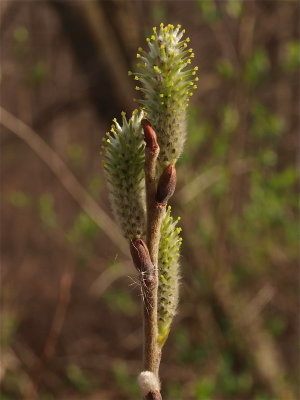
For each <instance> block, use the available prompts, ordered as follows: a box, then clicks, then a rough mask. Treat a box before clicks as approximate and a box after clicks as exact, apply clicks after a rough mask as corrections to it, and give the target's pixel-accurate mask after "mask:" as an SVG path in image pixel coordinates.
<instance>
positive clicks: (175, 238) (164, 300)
mask: <svg viewBox="0 0 300 400" xmlns="http://www.w3.org/2000/svg"><path fill="white" fill-rule="evenodd" d="M179 220H180V218H178V219H177V220H175V221H174V220H173V218H172V217H171V207H170V206H169V207H168V209H167V212H166V215H165V217H164V219H163V222H162V226H161V239H160V244H159V255H158V268H159V286H158V310H157V316H158V342H159V345H160V346H163V344H164V342H165V341H166V339H167V337H168V334H169V331H170V326H171V323H172V320H173V317H174V315H175V313H176V308H177V304H178V295H179V250H180V246H181V242H182V239H181V237H180V235H179V234H180V232H181V228H179V227H177V223H178V221H179Z"/></svg>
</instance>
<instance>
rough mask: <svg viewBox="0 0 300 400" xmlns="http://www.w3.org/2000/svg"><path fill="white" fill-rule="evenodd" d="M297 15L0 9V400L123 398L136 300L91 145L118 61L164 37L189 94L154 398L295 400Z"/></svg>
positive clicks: (282, 4) (270, 9) (118, 89)
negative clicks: (194, 68)
mask: <svg viewBox="0 0 300 400" xmlns="http://www.w3.org/2000/svg"><path fill="white" fill-rule="evenodd" d="M299 15H300V14H299V3H298V2H297V1H250V0H249V1H244V2H242V1H236V0H223V1H212V0H209V1H163V0H161V1H158V0H157V1H154V0H153V1H142V0H140V1H131V0H126V1H121V0H118V1H117V0H110V1H50V0H49V1H13V0H10V1H2V2H1V14H0V18H1V28H0V31H1V110H0V111H1V114H0V122H1V124H0V126H1V185H2V201H1V223H2V224H1V238H2V240H1V243H2V248H1V254H2V257H1V261H2V262H1V271H2V272H1V274H2V279H1V359H2V364H1V371H0V379H1V395H0V398H1V400H13V399H25V400H35V399H40V400H52V399H53V400H54V399H59V400H67V399H68V400H73V399H74V400H77V399H78V400H79V399H88V400H96V399H97V400H117V399H118V400H129V399H130V400H138V399H140V396H139V393H138V389H137V385H136V376H137V373H138V371H139V370H140V368H141V356H142V327H141V321H142V319H141V296H140V291H139V287H138V284H137V276H136V273H135V271H134V269H133V267H132V265H131V263H130V259H129V257H128V249H127V244H126V242H124V240H123V239H122V237H120V234H119V231H118V230H116V226H115V225H114V223H113V221H112V219H111V218H112V216H111V215H112V214H111V210H110V206H109V203H108V196H107V189H106V186H105V182H104V179H103V170H102V166H101V157H100V156H99V151H100V145H101V139H102V137H103V136H104V135H105V132H106V131H107V130H109V128H110V124H111V120H112V118H113V117H119V116H120V113H121V111H122V110H124V111H126V112H127V113H129V112H131V111H132V110H133V108H135V107H137V104H136V103H134V102H133V98H134V97H137V93H135V92H134V86H135V84H134V81H133V79H132V78H131V77H128V75H127V71H128V70H129V69H134V65H135V62H136V61H135V56H136V49H137V47H138V46H145V38H146V36H147V35H148V34H149V33H150V31H151V29H152V26H154V25H158V24H159V23H160V22H164V23H172V24H177V23H180V24H182V26H183V27H184V28H185V29H186V32H187V35H188V36H189V37H190V38H191V46H192V47H193V49H194V52H195V63H194V65H198V66H199V88H198V89H197V91H196V93H195V94H194V96H193V97H192V103H191V107H190V108H189V113H188V125H189V134H188V140H187V143H186V148H185V153H184V155H183V156H182V158H181V159H180V162H179V164H178V169H177V170H178V186H177V190H176V193H175V195H174V196H173V198H172V201H171V205H172V207H173V214H174V216H175V217H176V216H178V215H180V216H181V217H182V220H181V222H180V223H181V226H182V228H183V238H184V240H183V247H182V258H181V264H182V281H181V301H180V307H179V310H178V314H177V316H176V318H175V322H174V324H173V328H172V331H171V334H170V337H169V340H168V341H167V344H166V346H165V349H164V354H163V360H162V365H161V378H162V382H163V395H164V396H163V398H164V400H179V399H183V400H200V399H201V400H227V399H228V400H253V399H254V400H290V399H293V400H294V399H295V400H296V399H297V398H299V396H300V394H299V391H298V390H297V387H298V377H299V368H298V367H299V320H298V311H299V296H298V290H299V280H298V279H299V271H298V240H299V237H298V219H297V217H298V209H297V183H296V182H297V169H296V168H297V145H298V140H297V139H298V137H297V136H298V135H297V133H298V129H299V119H298V117H299V108H298V107H299V82H300V79H299V65H300V50H299Z"/></svg>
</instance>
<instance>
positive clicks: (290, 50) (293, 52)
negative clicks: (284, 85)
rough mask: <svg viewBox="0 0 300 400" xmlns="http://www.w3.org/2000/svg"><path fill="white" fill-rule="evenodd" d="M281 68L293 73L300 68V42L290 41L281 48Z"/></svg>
mask: <svg viewBox="0 0 300 400" xmlns="http://www.w3.org/2000/svg"><path fill="white" fill-rule="evenodd" d="M282 63H283V67H284V68H285V69H286V70H287V71H289V72H294V71H296V70H297V69H298V68H299V67H300V41H299V40H290V41H288V42H287V43H286V44H285V46H284V48H283V61H282Z"/></svg>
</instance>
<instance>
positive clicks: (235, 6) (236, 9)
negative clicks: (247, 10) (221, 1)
mask: <svg viewBox="0 0 300 400" xmlns="http://www.w3.org/2000/svg"><path fill="white" fill-rule="evenodd" d="M225 1H226V11H227V13H228V15H230V16H231V17H233V18H239V17H240V16H241V14H242V12H243V1H242V0H225Z"/></svg>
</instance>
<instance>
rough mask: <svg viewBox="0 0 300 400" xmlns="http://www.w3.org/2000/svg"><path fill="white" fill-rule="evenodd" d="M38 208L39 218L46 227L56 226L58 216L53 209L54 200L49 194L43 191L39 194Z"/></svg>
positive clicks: (53, 227)
mask: <svg viewBox="0 0 300 400" xmlns="http://www.w3.org/2000/svg"><path fill="white" fill-rule="evenodd" d="M38 209H39V215H40V218H41V220H42V222H43V224H44V226H45V227H46V228H48V229H55V228H57V227H58V218H57V214H56V212H55V210H54V200H53V196H52V195H51V194H49V193H44V194H42V195H41V196H40V198H39V200H38Z"/></svg>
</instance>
